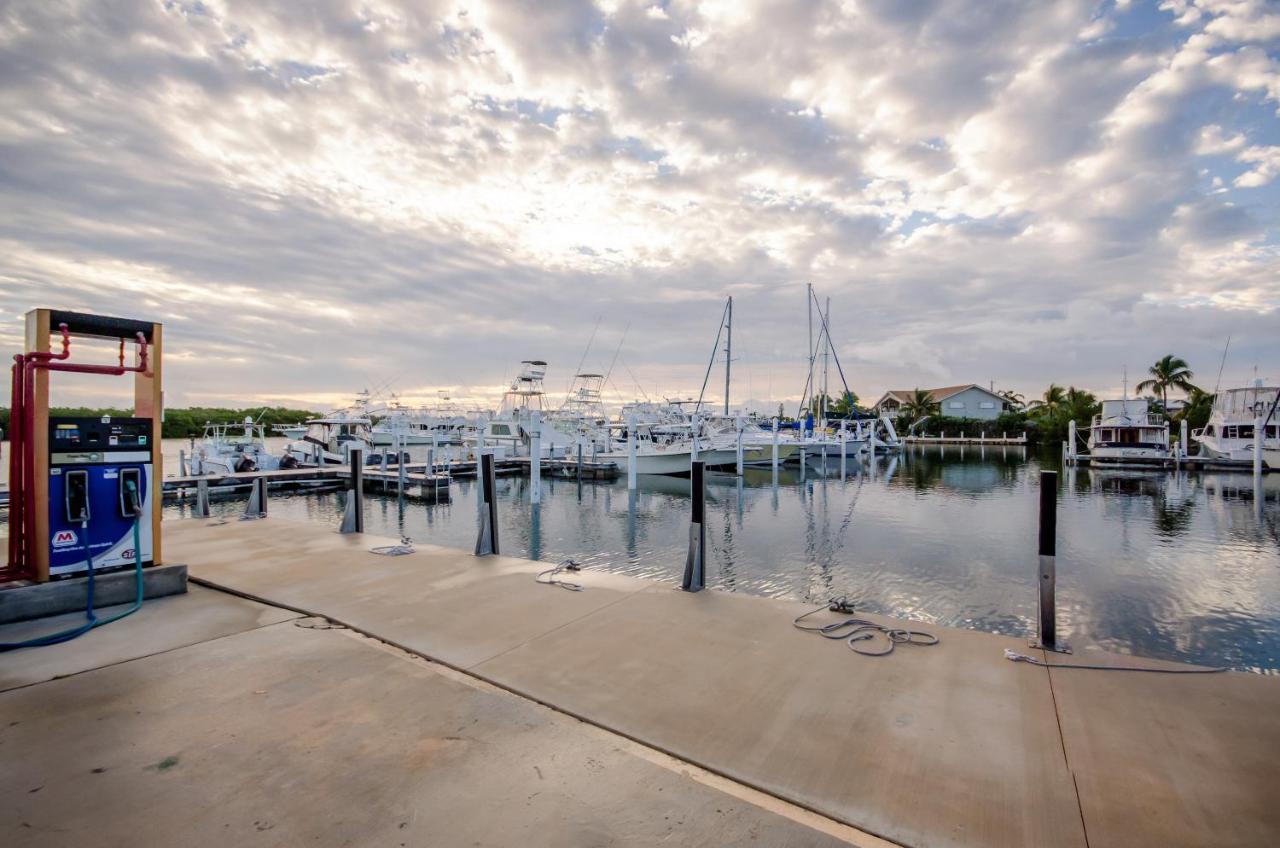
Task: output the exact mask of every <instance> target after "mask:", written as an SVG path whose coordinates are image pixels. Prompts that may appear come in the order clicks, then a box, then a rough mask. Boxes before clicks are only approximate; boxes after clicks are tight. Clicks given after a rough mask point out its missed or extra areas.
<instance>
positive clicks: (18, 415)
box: [8, 354, 26, 577]
mask: <svg viewBox="0 0 1280 848" xmlns="http://www.w3.org/2000/svg"><path fill="white" fill-rule="evenodd" d="M25 368H26V359H25V358H24V357H23V356H22V355H21V354H17V355H15V356H14V357H13V376H12V393H11V399H10V402H9V562H8V569H9V571H10V572H11V573H12V576H14V577H20V576H22V573H23V571H24V566H25V565H26V557H25V556H24V554H23V550H22V539H23V536H22V530H21V529H20V528H21V527H22V513H23V506H24V505H25V502H24V498H25V495H24V489H23V478H22V452H23V444H24V436H25V431H24V430H23V428H22V423H23V414H22V395H23V386H22V383H23V376H24V370H25Z"/></svg>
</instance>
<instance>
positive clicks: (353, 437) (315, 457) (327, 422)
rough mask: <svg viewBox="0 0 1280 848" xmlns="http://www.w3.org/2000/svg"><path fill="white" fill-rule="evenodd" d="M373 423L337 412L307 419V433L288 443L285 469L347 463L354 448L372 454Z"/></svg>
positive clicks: (284, 458)
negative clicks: (324, 416) (323, 416)
mask: <svg viewBox="0 0 1280 848" xmlns="http://www.w3.org/2000/svg"><path fill="white" fill-rule="evenodd" d="M371 431H372V423H371V422H370V420H369V419H368V418H364V417H358V416H352V415H345V414H340V413H334V414H333V415H331V416H328V417H326V418H312V419H310V420H309V421H307V432H306V434H305V435H303V437H302V438H301V439H300V440H299V441H296V442H290V443H289V444H288V445H286V446H285V449H284V455H283V456H282V457H281V458H280V465H279V467H281V468H298V467H304V466H305V467H315V466H322V465H345V464H346V463H347V462H349V461H350V454H351V450H352V449H353V448H360V449H361V450H364V451H365V452H366V455H368V454H369V453H370V448H371V447H372V446H373V440H372V432H371Z"/></svg>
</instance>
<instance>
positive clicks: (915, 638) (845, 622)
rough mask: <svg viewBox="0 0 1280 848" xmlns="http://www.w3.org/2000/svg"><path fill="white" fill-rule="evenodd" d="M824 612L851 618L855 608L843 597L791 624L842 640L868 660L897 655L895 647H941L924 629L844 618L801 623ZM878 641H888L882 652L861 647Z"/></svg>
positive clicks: (869, 646) (796, 619)
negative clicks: (824, 622)
mask: <svg viewBox="0 0 1280 848" xmlns="http://www.w3.org/2000/svg"><path fill="white" fill-rule="evenodd" d="M823 610H830V611H831V612H838V613H843V614H846V615H849V614H852V613H853V611H854V607H853V603H852V602H851V601H850V600H849V599H848V598H847V597H845V596H844V595H841V596H840V597H837V598H832V599H831V600H830V601H829V602H827V603H825V604H823V605H822V606H820V607H816V608H814V609H811V610H809V611H808V612H806V613H803V614H801V615H798V616H796V617H795V619H793V620H792V622H791V623H792V625H793V626H794V627H795V628H796V629H797V630H804V631H806V632H808V633H817V634H818V635H819V636H821V637H822V638H824V639H842V640H844V642H845V644H847V645H848V646H849V650H851V651H853V652H854V653H855V654H859V655H861V656H864V657H885V656H888V655H889V654H892V653H893V650H894V648H896V647H897V646H898V645H916V646H919V647H928V646H929V645H936V644H938V641H939V640H938V637H937V636H934V635H933V634H932V633H925V632H924V631H923V630H907V629H905V628H901V627H887V626H885V625H883V624H877V623H876V622H874V621H868V620H867V619H865V618H842V619H840V620H839V621H833V622H830V623H828V624H817V625H814V624H802V623H801V622H803V621H804V620H805V619H807V618H808V617H809V616H811V615H815V614H817V613H820V612H822V611H823ZM878 638H883V639H884V640H885V642H884V646H883V649H881V650H876V649H874V648H873V646H871V645H868V646H862V645H860V644H859V643H861V642H868V641H874V640H876V639H878Z"/></svg>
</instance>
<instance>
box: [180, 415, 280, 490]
mask: <svg viewBox="0 0 1280 848" xmlns="http://www.w3.org/2000/svg"><path fill="white" fill-rule="evenodd" d="M265 430H266V428H265V427H264V426H263V425H261V424H255V423H254V421H253V419H252V418H248V417H246V418H245V419H244V421H243V422H241V423H238V424H214V423H212V422H210V423H206V424H205V425H204V433H203V435H201V437H200V441H199V443H198V444H197V445H195V446H194V450H193V451H192V455H191V473H192V474H196V475H215V476H228V475H231V474H236V473H244V472H247V471H274V470H275V469H277V468H279V467H280V460H279V459H278V458H277V457H274V456H272V455H271V453H270V452H269V451H268V450H267V442H266V433H265Z"/></svg>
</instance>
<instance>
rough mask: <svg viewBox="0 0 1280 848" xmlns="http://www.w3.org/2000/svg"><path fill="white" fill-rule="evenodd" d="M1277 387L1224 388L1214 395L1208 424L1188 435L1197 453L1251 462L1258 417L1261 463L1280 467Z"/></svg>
mask: <svg viewBox="0 0 1280 848" xmlns="http://www.w3.org/2000/svg"><path fill="white" fill-rule="evenodd" d="M1278 401H1280V388H1278V387H1276V386H1263V385H1262V384H1261V381H1259V382H1258V383H1257V384H1256V385H1254V386H1252V387H1250V388H1244V389H1227V390H1226V391H1222V392H1218V393H1217V394H1216V395H1215V396H1214V398H1213V412H1212V413H1210V415H1209V423H1208V424H1206V425H1205V426H1204V427H1203V428H1201V429H1199V430H1196V431H1195V432H1193V433H1192V434H1191V437H1192V438H1193V439H1194V440H1195V441H1196V443H1197V444H1199V445H1200V455H1201V456H1205V457H1210V458H1212V459H1228V460H1234V461H1237V462H1252V461H1253V452H1254V440H1255V428H1256V426H1257V419H1259V418H1261V419H1263V422H1264V423H1263V426H1264V428H1265V429H1264V430H1263V439H1262V462H1263V464H1264V465H1265V466H1266V467H1267V468H1270V469H1272V470H1278V469H1280V418H1278V417H1277V409H1276V406H1277V402H1278Z"/></svg>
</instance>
